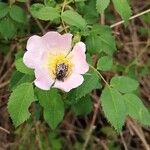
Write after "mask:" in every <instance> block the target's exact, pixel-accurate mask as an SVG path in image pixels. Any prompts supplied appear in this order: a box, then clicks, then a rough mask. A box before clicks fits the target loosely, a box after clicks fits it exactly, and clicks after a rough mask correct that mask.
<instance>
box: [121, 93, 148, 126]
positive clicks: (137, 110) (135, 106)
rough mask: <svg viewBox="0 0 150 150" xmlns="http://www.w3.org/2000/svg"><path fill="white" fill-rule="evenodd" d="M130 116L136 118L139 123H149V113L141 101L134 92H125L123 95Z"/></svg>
mask: <svg viewBox="0 0 150 150" xmlns="http://www.w3.org/2000/svg"><path fill="white" fill-rule="evenodd" d="M123 98H124V100H125V104H126V108H127V113H128V115H129V116H130V117H132V118H134V119H136V120H137V121H139V122H140V123H141V124H144V125H150V113H149V111H148V110H147V108H146V107H145V106H144V104H143V103H142V101H141V100H140V99H139V98H138V97H137V96H136V95H134V94H125V95H124V96H123Z"/></svg>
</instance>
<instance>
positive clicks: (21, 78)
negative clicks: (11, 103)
mask: <svg viewBox="0 0 150 150" xmlns="http://www.w3.org/2000/svg"><path fill="white" fill-rule="evenodd" d="M33 80H34V76H31V75H28V74H23V73H21V72H19V71H15V72H13V74H12V77H11V82H10V89H11V90H14V89H15V88H16V87H17V86H18V85H20V84H22V83H31V82H33Z"/></svg>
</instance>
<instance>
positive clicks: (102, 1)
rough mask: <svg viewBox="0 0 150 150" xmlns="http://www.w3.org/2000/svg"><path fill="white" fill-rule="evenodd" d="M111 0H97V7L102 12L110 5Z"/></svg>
mask: <svg viewBox="0 0 150 150" xmlns="http://www.w3.org/2000/svg"><path fill="white" fill-rule="evenodd" d="M109 3H110V0H96V9H97V11H98V12H99V13H100V14H102V13H104V10H105V9H106V8H107V7H108V5H109Z"/></svg>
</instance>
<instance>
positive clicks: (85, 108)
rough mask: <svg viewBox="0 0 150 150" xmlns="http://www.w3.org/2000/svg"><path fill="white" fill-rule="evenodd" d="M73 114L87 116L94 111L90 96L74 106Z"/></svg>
mask: <svg viewBox="0 0 150 150" xmlns="http://www.w3.org/2000/svg"><path fill="white" fill-rule="evenodd" d="M72 110H73V112H74V113H75V114H76V115H77V116H78V115H87V114H89V113H90V112H91V111H92V101H91V98H90V97H89V96H85V97H82V98H81V99H80V100H79V101H78V102H77V103H75V104H74V105H72Z"/></svg>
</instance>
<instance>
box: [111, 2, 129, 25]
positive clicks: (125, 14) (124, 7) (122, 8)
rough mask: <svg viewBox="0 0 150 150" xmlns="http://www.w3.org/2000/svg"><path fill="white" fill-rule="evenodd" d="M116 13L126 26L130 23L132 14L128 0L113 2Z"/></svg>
mask: <svg viewBox="0 0 150 150" xmlns="http://www.w3.org/2000/svg"><path fill="white" fill-rule="evenodd" d="M112 2H113V4H114V7H115V9H116V11H117V12H118V13H119V14H120V16H121V17H122V19H123V20H124V21H125V24H127V23H128V20H129V18H130V16H131V14H132V11H131V8H130V5H129V4H128V0H112Z"/></svg>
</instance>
